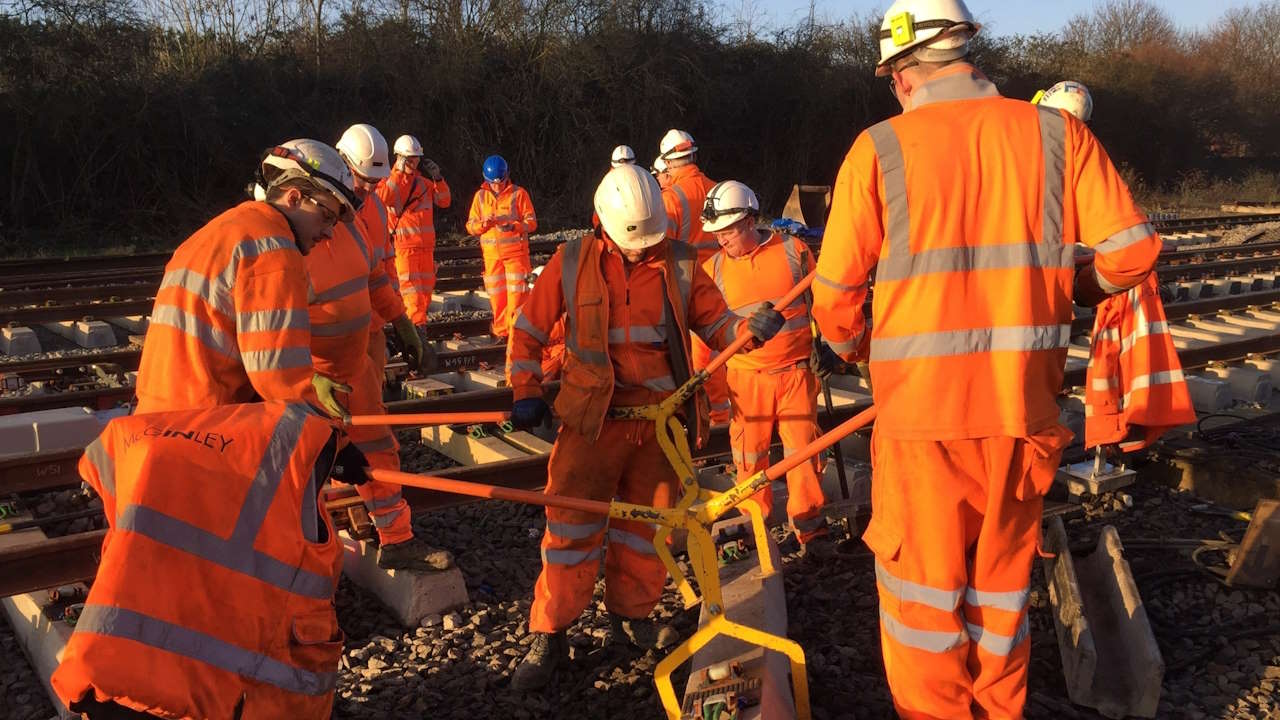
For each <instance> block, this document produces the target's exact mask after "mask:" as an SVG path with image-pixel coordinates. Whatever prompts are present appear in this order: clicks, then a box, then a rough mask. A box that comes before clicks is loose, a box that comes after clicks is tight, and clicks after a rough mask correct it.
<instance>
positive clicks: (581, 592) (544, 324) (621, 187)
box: [511, 165, 784, 690]
mask: <svg viewBox="0 0 1280 720" xmlns="http://www.w3.org/2000/svg"><path fill="white" fill-rule="evenodd" d="M595 211H596V213H597V216H598V217H599V222H598V223H596V225H595V229H594V232H593V233H590V234H587V235H584V236H582V237H580V238H576V239H573V240H570V241H569V242H567V243H565V244H564V245H563V246H562V247H561V248H560V249H559V250H557V251H556V254H555V255H554V256H552V258H551V261H550V262H548V263H547V266H546V270H545V271H544V272H543V273H542V276H541V277H540V278H539V280H538V282H537V284H536V285H534V289H533V294H532V297H530V298H529V302H528V303H527V304H525V306H524V307H523V308H522V309H521V310H520V312H519V313H517V315H516V321H515V327H514V329H513V333H512V336H511V357H512V360H513V366H514V369H513V370H512V372H511V385H512V393H513V396H514V399H515V405H514V408H513V411H512V417H511V419H512V422H513V424H515V425H516V426H517V427H530V426H533V425H537V424H539V423H540V422H541V421H542V419H543V418H545V417H546V416H547V415H548V414H549V408H548V407H547V404H546V402H545V401H544V400H543V399H542V387H541V383H540V378H539V374H540V370H539V361H540V359H541V354H542V348H543V346H544V345H545V344H546V342H547V340H548V335H549V333H550V332H551V328H552V326H554V325H555V324H556V322H557V321H559V320H560V319H561V317H562V316H563V317H567V318H568V320H567V322H566V325H565V327H566V334H567V336H568V337H567V343H566V347H567V355H566V357H565V364H564V369H563V371H562V372H563V374H562V378H561V383H560V392H559V394H558V395H557V397H556V401H555V405H556V414H558V415H559V416H560V419H561V422H562V423H563V424H562V426H561V429H560V434H559V436H558V437H557V438H556V443H555V447H554V448H553V449H552V451H551V463H550V465H549V466H548V482H547V492H548V493H554V494H560V495H568V496H573V497H582V498H589V499H594V500H603V501H608V500H611V499H613V498H614V497H619V498H621V499H622V500H624V501H627V502H633V503H640V504H643V505H654V506H659V507H667V506H670V505H672V504H673V502H674V500H675V493H676V476H675V471H674V470H673V469H672V467H671V465H670V463H669V462H668V460H667V459H666V457H665V456H664V455H663V453H662V450H661V448H660V447H659V446H658V441H657V439H656V436H655V435H654V429H653V422H652V421H650V420H627V419H621V418H613V417H611V416H610V415H611V413H610V409H611V408H620V407H628V406H641V405H651V404H654V403H658V402H660V401H661V400H662V399H663V398H665V397H667V396H668V395H670V394H671V393H672V391H674V390H675V389H676V387H678V386H679V385H680V384H681V383H682V382H683V381H684V380H686V379H687V378H688V377H690V376H691V373H692V368H691V367H690V365H689V361H688V353H689V341H688V337H689V333H690V332H691V331H692V332H695V333H697V334H698V335H699V336H701V337H702V338H703V339H705V340H706V342H708V343H709V344H710V345H711V346H712V347H715V348H723V347H725V346H726V345H728V344H729V343H731V342H732V341H733V339H734V338H735V337H737V336H738V334H740V333H745V332H750V333H751V334H752V335H753V336H755V337H756V338H758V339H759V340H760V341H762V342H763V341H767V340H768V339H769V338H772V337H773V336H774V335H775V334H777V332H778V330H779V329H780V328H781V327H782V325H783V323H784V320H783V317H782V314H781V313H779V312H778V311H776V310H774V309H773V308H772V307H763V308H761V309H759V310H757V311H756V312H755V313H753V314H752V315H751V317H750V318H749V319H746V320H743V319H740V318H738V317H737V316H735V315H734V314H733V313H731V312H729V309H728V308H727V307H726V306H725V304H724V298H722V297H721V296H720V292H719V291H718V290H716V287H715V285H714V284H712V282H711V278H709V277H707V275H706V273H705V272H703V271H702V270H701V269H700V268H699V267H698V266H697V257H696V254H695V253H694V251H693V248H691V247H690V246H689V245H688V244H687V243H680V242H675V241H670V240H668V239H667V228H668V223H667V218H666V215H665V213H664V211H663V207H662V200H661V190H660V189H659V188H658V184H657V182H656V181H655V180H654V179H653V177H652V176H650V175H649V173H647V172H645V171H644V170H643V169H641V168H639V167H637V166H635V165H622V166H620V167H616V168H613V169H611V170H610V171H609V172H608V173H607V174H606V175H605V176H604V179H603V180H602V181H601V182H600V185H599V187H598V188H597V189H596V193H595ZM602 301H603V302H602ZM699 404H700V403H695V404H694V407H693V408H691V409H690V410H689V411H688V413H687V414H686V416H685V419H686V420H687V421H688V422H689V423H690V424H691V425H693V426H694V427H697V428H699V430H700V431H701V430H705V427H706V424H705V420H704V419H703V418H704V417H705V415H704V412H705V411H704V410H703V409H701V408H699V407H697V405H699ZM606 532H607V534H608V537H609V548H608V552H607V553H604V548H603V544H604V539H605V535H606ZM653 535H654V527H653V526H652V525H650V524H648V523H643V522H636V521H611V520H607V519H606V518H604V517H601V516H599V515H591V514H587V513H581V512H570V511H563V510H557V509H555V508H547V530H546V533H545V534H544V535H543V538H542V558H543V564H542V574H541V576H540V577H539V578H538V581H537V585H536V587H535V588H534V598H533V606H532V608H531V609H530V615H529V630H530V632H532V633H533V634H534V640H533V644H532V646H531V648H530V650H529V653H528V655H526V656H525V659H524V661H523V662H522V663H521V665H520V666H519V667H518V668H517V669H516V672H515V675H514V677H513V678H512V687H513V688H516V689H521V690H529V689H534V688H539V687H542V686H544V685H546V684H547V682H548V681H550V679H551V676H552V674H553V673H554V671H555V669H556V668H557V667H558V666H559V665H561V664H562V663H563V662H565V661H566V660H568V657H569V655H568V652H569V649H568V645H567V643H566V640H565V632H564V631H565V629H566V628H567V627H568V626H569V625H571V624H572V623H573V621H574V620H576V619H577V617H578V615H579V614H581V613H582V611H583V610H584V609H585V608H586V607H587V605H588V604H589V603H590V602H591V595H592V590H593V588H594V587H595V578H596V574H597V572H598V570H599V568H600V556H601V555H602V554H604V555H605V559H604V565H605V600H604V601H605V606H606V608H607V609H608V611H609V616H610V621H611V624H612V627H613V630H614V637H615V638H619V639H621V638H622V637H623V636H625V637H627V638H629V639H630V640H631V642H632V643H634V644H635V645H637V646H639V647H646V648H653V647H661V646H665V645H667V644H669V642H670V641H671V640H672V639H673V638H672V633H671V631H670V629H668V628H663V629H661V630H659V629H658V628H657V627H656V626H655V624H654V623H653V622H652V621H650V620H649V619H648V615H649V612H650V611H651V610H652V609H653V607H654V605H655V604H656V603H657V601H658V598H659V596H660V595H661V594H662V586H663V584H664V582H665V580H666V575H667V573H666V569H665V568H664V567H663V565H662V562H661V561H660V560H659V559H658V556H657V554H656V553H655V551H654V548H653Z"/></svg>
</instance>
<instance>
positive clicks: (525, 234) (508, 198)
mask: <svg viewBox="0 0 1280 720" xmlns="http://www.w3.org/2000/svg"><path fill="white" fill-rule="evenodd" d="M486 218H491V219H493V220H495V221H496V222H497V224H496V225H494V226H493V227H491V228H489V229H488V230H482V229H481V227H482V226H481V224H480V223H481V222H482V221H483V220H484V219H486ZM502 225H510V226H511V229H510V230H503V229H502V227H501V226H502ZM537 229H538V218H537V216H536V215H535V214H534V212H533V201H532V200H530V199H529V193H528V192H526V191H525V189H524V188H522V187H520V186H519V185H516V184H515V183H513V182H510V181H508V182H507V183H506V185H504V186H503V187H502V188H501V189H500V190H498V192H497V193H494V192H493V190H491V189H489V185H488V183H486V184H484V185H481V186H480V189H479V190H477V191H476V194H475V197H473V198H472V200H471V212H470V213H469V214H468V215H467V232H469V233H471V234H472V235H479V236H480V248H481V250H482V251H485V252H488V251H490V250H492V249H494V248H500V247H503V246H507V245H516V244H519V243H526V242H528V240H529V233H531V232H533V231H534V230H537Z"/></svg>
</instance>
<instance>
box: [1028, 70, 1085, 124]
mask: <svg viewBox="0 0 1280 720" xmlns="http://www.w3.org/2000/svg"><path fill="white" fill-rule="evenodd" d="M1031 102H1032V103H1033V104H1036V105H1043V106H1045V107H1051V108H1058V109H1059V110H1066V111H1067V112H1069V113H1071V114H1072V115H1075V116H1076V118H1077V119H1079V120H1080V122H1089V118H1091V117H1093V96H1092V95H1090V94H1089V88H1087V87H1085V86H1084V85H1083V84H1082V83H1078V82H1076V81H1074V80H1063V81H1062V82H1060V83H1058V84H1057V85H1054V86H1053V87H1051V88H1049V89H1048V90H1043V91H1041V92H1038V93H1036V96H1035V97H1034V98H1032V99H1031Z"/></svg>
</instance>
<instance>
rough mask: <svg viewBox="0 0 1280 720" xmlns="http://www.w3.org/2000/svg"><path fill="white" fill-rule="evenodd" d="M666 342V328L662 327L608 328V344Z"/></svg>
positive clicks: (633, 326)
mask: <svg viewBox="0 0 1280 720" xmlns="http://www.w3.org/2000/svg"><path fill="white" fill-rule="evenodd" d="M666 341H667V328H666V326H664V325H632V326H631V327H624V328H622V327H616V328H609V344H610V345H622V344H623V343H628V342H633V343H661V342H666Z"/></svg>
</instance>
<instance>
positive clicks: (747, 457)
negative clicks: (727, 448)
mask: <svg viewBox="0 0 1280 720" xmlns="http://www.w3.org/2000/svg"><path fill="white" fill-rule="evenodd" d="M734 455H735V456H737V457H740V458H741V459H742V461H743V462H745V463H747V464H749V465H750V464H755V463H758V462H760V461H761V460H762V459H764V458H767V457H769V449H768V448H765V449H764V450H761V451H759V452H748V451H746V450H738V449H735V450H734Z"/></svg>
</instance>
